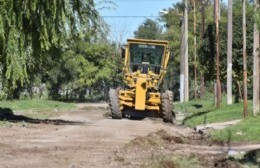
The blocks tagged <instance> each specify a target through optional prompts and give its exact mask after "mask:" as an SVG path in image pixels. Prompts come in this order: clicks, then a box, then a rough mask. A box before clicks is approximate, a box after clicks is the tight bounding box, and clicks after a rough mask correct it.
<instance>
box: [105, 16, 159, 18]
mask: <svg viewBox="0 0 260 168" xmlns="http://www.w3.org/2000/svg"><path fill="white" fill-rule="evenodd" d="M101 17H103V18H158V17H159V16H101Z"/></svg>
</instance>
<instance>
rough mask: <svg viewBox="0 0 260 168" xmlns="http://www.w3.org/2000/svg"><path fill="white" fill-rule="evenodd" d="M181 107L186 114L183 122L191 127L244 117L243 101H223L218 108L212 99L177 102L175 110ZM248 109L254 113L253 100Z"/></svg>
mask: <svg viewBox="0 0 260 168" xmlns="http://www.w3.org/2000/svg"><path fill="white" fill-rule="evenodd" d="M180 109H184V111H183V112H184V113H185V115H186V118H185V119H184V121H183V124H184V125H187V126H190V127H194V126H197V125H201V124H209V123H216V122H225V121H230V120H237V119H242V118H243V103H236V104H233V105H226V104H224V103H222V106H221V108H219V109H217V108H216V107H215V106H214V104H213V102H212V101H211V100H196V101H190V102H187V103H179V104H176V105H175V110H176V111H178V110H180ZM248 111H249V114H252V101H249V105H248ZM180 112H181V111H180Z"/></svg>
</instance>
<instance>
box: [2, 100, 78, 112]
mask: <svg viewBox="0 0 260 168" xmlns="http://www.w3.org/2000/svg"><path fill="white" fill-rule="evenodd" d="M0 108H10V109H11V110H55V109H57V110H59V109H75V108H76V105H75V104H74V103H64V102H58V101H52V100H17V101H16V100H15V101H0Z"/></svg>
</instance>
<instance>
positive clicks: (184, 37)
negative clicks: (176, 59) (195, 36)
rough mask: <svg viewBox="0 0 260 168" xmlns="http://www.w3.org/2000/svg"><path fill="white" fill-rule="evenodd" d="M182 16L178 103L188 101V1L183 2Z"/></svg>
mask: <svg viewBox="0 0 260 168" xmlns="http://www.w3.org/2000/svg"><path fill="white" fill-rule="evenodd" d="M183 3H184V15H183V20H182V25H181V67H180V68H181V69H180V71H181V74H180V102H187V101H189V65H188V10H187V6H188V1H187V0H183Z"/></svg>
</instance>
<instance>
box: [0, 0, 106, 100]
mask: <svg viewBox="0 0 260 168" xmlns="http://www.w3.org/2000/svg"><path fill="white" fill-rule="evenodd" d="M0 6H1V9H0V65H1V81H2V87H3V88H6V90H7V91H8V92H9V93H8V94H10V96H9V97H10V98H12V94H13V93H12V92H14V91H15V89H17V88H19V87H20V85H21V86H23V85H24V83H29V82H32V80H33V79H34V78H35V77H36V76H37V75H36V74H39V73H42V71H43V70H44V68H46V67H44V65H46V64H45V63H46V60H47V62H48V63H50V62H53V61H54V59H53V58H50V55H51V54H53V51H54V50H56V51H57V49H58V48H59V50H60V49H61V48H62V47H64V46H66V44H67V43H68V42H71V41H73V40H74V39H75V37H77V36H82V35H84V36H85V34H87V35H88V36H89V37H91V38H92V39H94V37H95V36H97V33H95V32H97V31H99V32H100V33H99V35H100V34H102V31H105V29H104V26H102V25H103V23H102V20H101V19H100V17H99V14H98V12H97V10H96V8H95V4H94V1H93V0H84V1H83V0H77V1H63V0H56V1H38V0H30V1H23V0H18V1H17V0H10V1H5V0H0ZM68 36H70V37H72V38H70V39H69V40H70V41H67V40H68ZM77 40H78V39H77ZM60 51H61V50H60ZM55 56H56V55H55ZM57 59H58V58H56V60H57ZM49 60H51V61H49ZM56 60H55V61H56ZM28 79H29V80H28Z"/></svg>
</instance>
